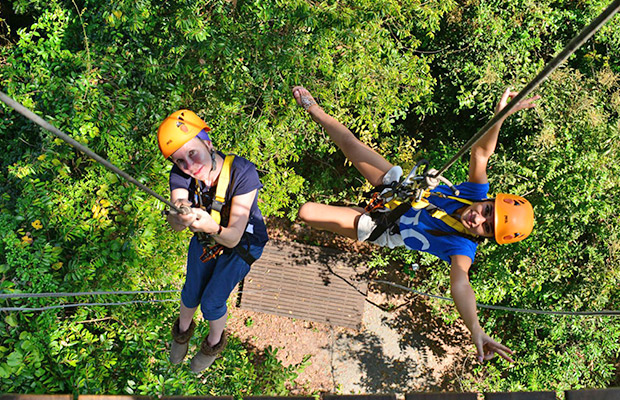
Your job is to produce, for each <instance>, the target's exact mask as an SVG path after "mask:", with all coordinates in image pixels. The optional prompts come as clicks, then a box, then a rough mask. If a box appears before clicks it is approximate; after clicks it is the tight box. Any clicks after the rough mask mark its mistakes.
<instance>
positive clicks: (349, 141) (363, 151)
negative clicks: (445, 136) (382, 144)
mask: <svg viewBox="0 0 620 400" xmlns="http://www.w3.org/2000/svg"><path fill="white" fill-rule="evenodd" d="M293 96H294V97H295V100H297V103H298V104H299V105H302V106H304V108H305V107H307V109H306V110H307V111H308V113H310V116H311V117H312V119H313V120H314V121H316V122H317V123H319V124H320V125H321V126H322V127H323V129H325V131H326V132H327V134H328V135H329V137H330V138H331V139H332V140H333V141H334V143H335V144H336V146H338V147H339V148H340V150H342V152H343V153H344V155H345V157H347V158H348V159H349V161H351V162H352V163H353V165H354V166H355V168H357V170H358V171H359V172H360V173H361V174H362V175H363V176H364V178H366V179H367V180H368V182H370V183H371V184H372V185H373V186H378V185H380V184H382V183H383V182H382V179H383V175H385V173H386V172H387V171H389V170H390V168H392V167H393V165H392V164H390V163H389V162H388V161H387V160H386V159H385V158H383V157H382V156H381V155H380V154H379V153H377V152H376V151H374V150H373V149H371V148H370V147H368V146H367V145H366V144H364V143H362V142H360V141H359V140H358V139H357V138H356V137H355V135H353V133H351V131H350V130H349V129H348V128H347V127H346V126H344V125H343V124H341V123H340V122H338V120H336V119H335V118H334V117H332V116H330V115H328V114H327V113H325V111H323V109H322V108H321V107H319V106H318V105H317V104H316V102H315V101H314V99H313V98H312V95H311V94H310V92H308V90H306V89H305V88H303V87H302V86H296V87H295V88H293Z"/></svg>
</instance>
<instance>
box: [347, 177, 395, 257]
mask: <svg viewBox="0 0 620 400" xmlns="http://www.w3.org/2000/svg"><path fill="white" fill-rule="evenodd" d="M402 175H403V170H402V168H401V167H398V166H395V167H392V169H390V170H389V171H388V172H386V173H385V175H384V176H383V184H384V185H389V184H390V183H392V182H395V181H398V180H400V177H401V176H402ZM376 226H377V224H376V223H375V221H374V220H373V219H372V218H371V217H370V215H369V214H362V216H361V217H360V219H359V221H358V223H357V240H359V241H360V242H365V241H367V240H368V238H369V237H370V234H371V233H372V231H373V230H374V229H375V228H376ZM371 243H374V244H377V245H379V246H381V247H389V248H390V249H393V248H395V247H399V246H404V245H405V242H404V241H403V237H402V236H401V235H400V233H390V229H386V230H385V232H383V233H382V234H381V236H379V237H378V238H377V239H376V240H374V241H373V242H371Z"/></svg>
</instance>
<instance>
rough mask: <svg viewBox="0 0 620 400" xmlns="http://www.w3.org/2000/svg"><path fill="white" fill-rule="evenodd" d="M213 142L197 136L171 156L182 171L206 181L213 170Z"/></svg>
mask: <svg viewBox="0 0 620 400" xmlns="http://www.w3.org/2000/svg"><path fill="white" fill-rule="evenodd" d="M212 146H213V145H212V144H211V142H209V141H207V140H202V139H199V138H197V137H195V138H193V139H192V140H190V141H189V142H187V143H185V144H184V145H183V146H181V147H180V148H179V149H178V150H177V151H175V152H174V153H172V155H171V156H170V158H171V159H172V162H174V163H175V164H176V165H177V166H178V167H179V168H180V169H181V171H183V172H185V173H186V174H188V175H189V176H191V177H193V178H196V179H198V180H201V181H206V180H207V178H208V175H209V173H210V172H211V165H212V164H211V163H212V161H211V151H212Z"/></svg>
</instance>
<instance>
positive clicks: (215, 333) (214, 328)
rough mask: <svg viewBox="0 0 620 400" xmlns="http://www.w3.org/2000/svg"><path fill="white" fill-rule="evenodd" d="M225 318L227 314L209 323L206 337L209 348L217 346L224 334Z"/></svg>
mask: <svg viewBox="0 0 620 400" xmlns="http://www.w3.org/2000/svg"><path fill="white" fill-rule="evenodd" d="M227 316H228V312H227V313H226V314H224V315H223V316H222V317H220V318H218V319H216V320H213V321H209V336H207V344H208V345H209V346H210V347H215V345H217V344H218V343H219V342H220V340H221V339H222V333H223V332H224V327H225V326H226V317H227Z"/></svg>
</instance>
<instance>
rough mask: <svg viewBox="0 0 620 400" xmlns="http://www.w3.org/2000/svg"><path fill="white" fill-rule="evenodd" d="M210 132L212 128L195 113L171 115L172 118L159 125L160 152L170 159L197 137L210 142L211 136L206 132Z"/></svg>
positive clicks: (188, 111)
mask: <svg viewBox="0 0 620 400" xmlns="http://www.w3.org/2000/svg"><path fill="white" fill-rule="evenodd" d="M210 130H211V128H209V127H208V126H207V124H206V123H205V122H204V121H203V120H202V119H200V117H199V116H198V115H196V114H195V113H194V112H193V111H190V110H179V111H177V112H174V113H172V114H170V116H169V117H168V118H166V119H165V120H164V122H162V123H161V125H159V129H158V130H157V141H158V142H159V150H161V153H162V154H163V155H164V157H165V158H168V157H170V156H171V155H172V153H174V152H175V151H177V150H178V149H179V148H181V146H183V145H184V144H185V143H187V142H189V141H190V140H192V139H193V138H195V137H196V136H199V137H200V138H201V139H205V140H209V135H207V134H206V132H209V131H210ZM203 131H204V133H203ZM199 134H200V135H199Z"/></svg>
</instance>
